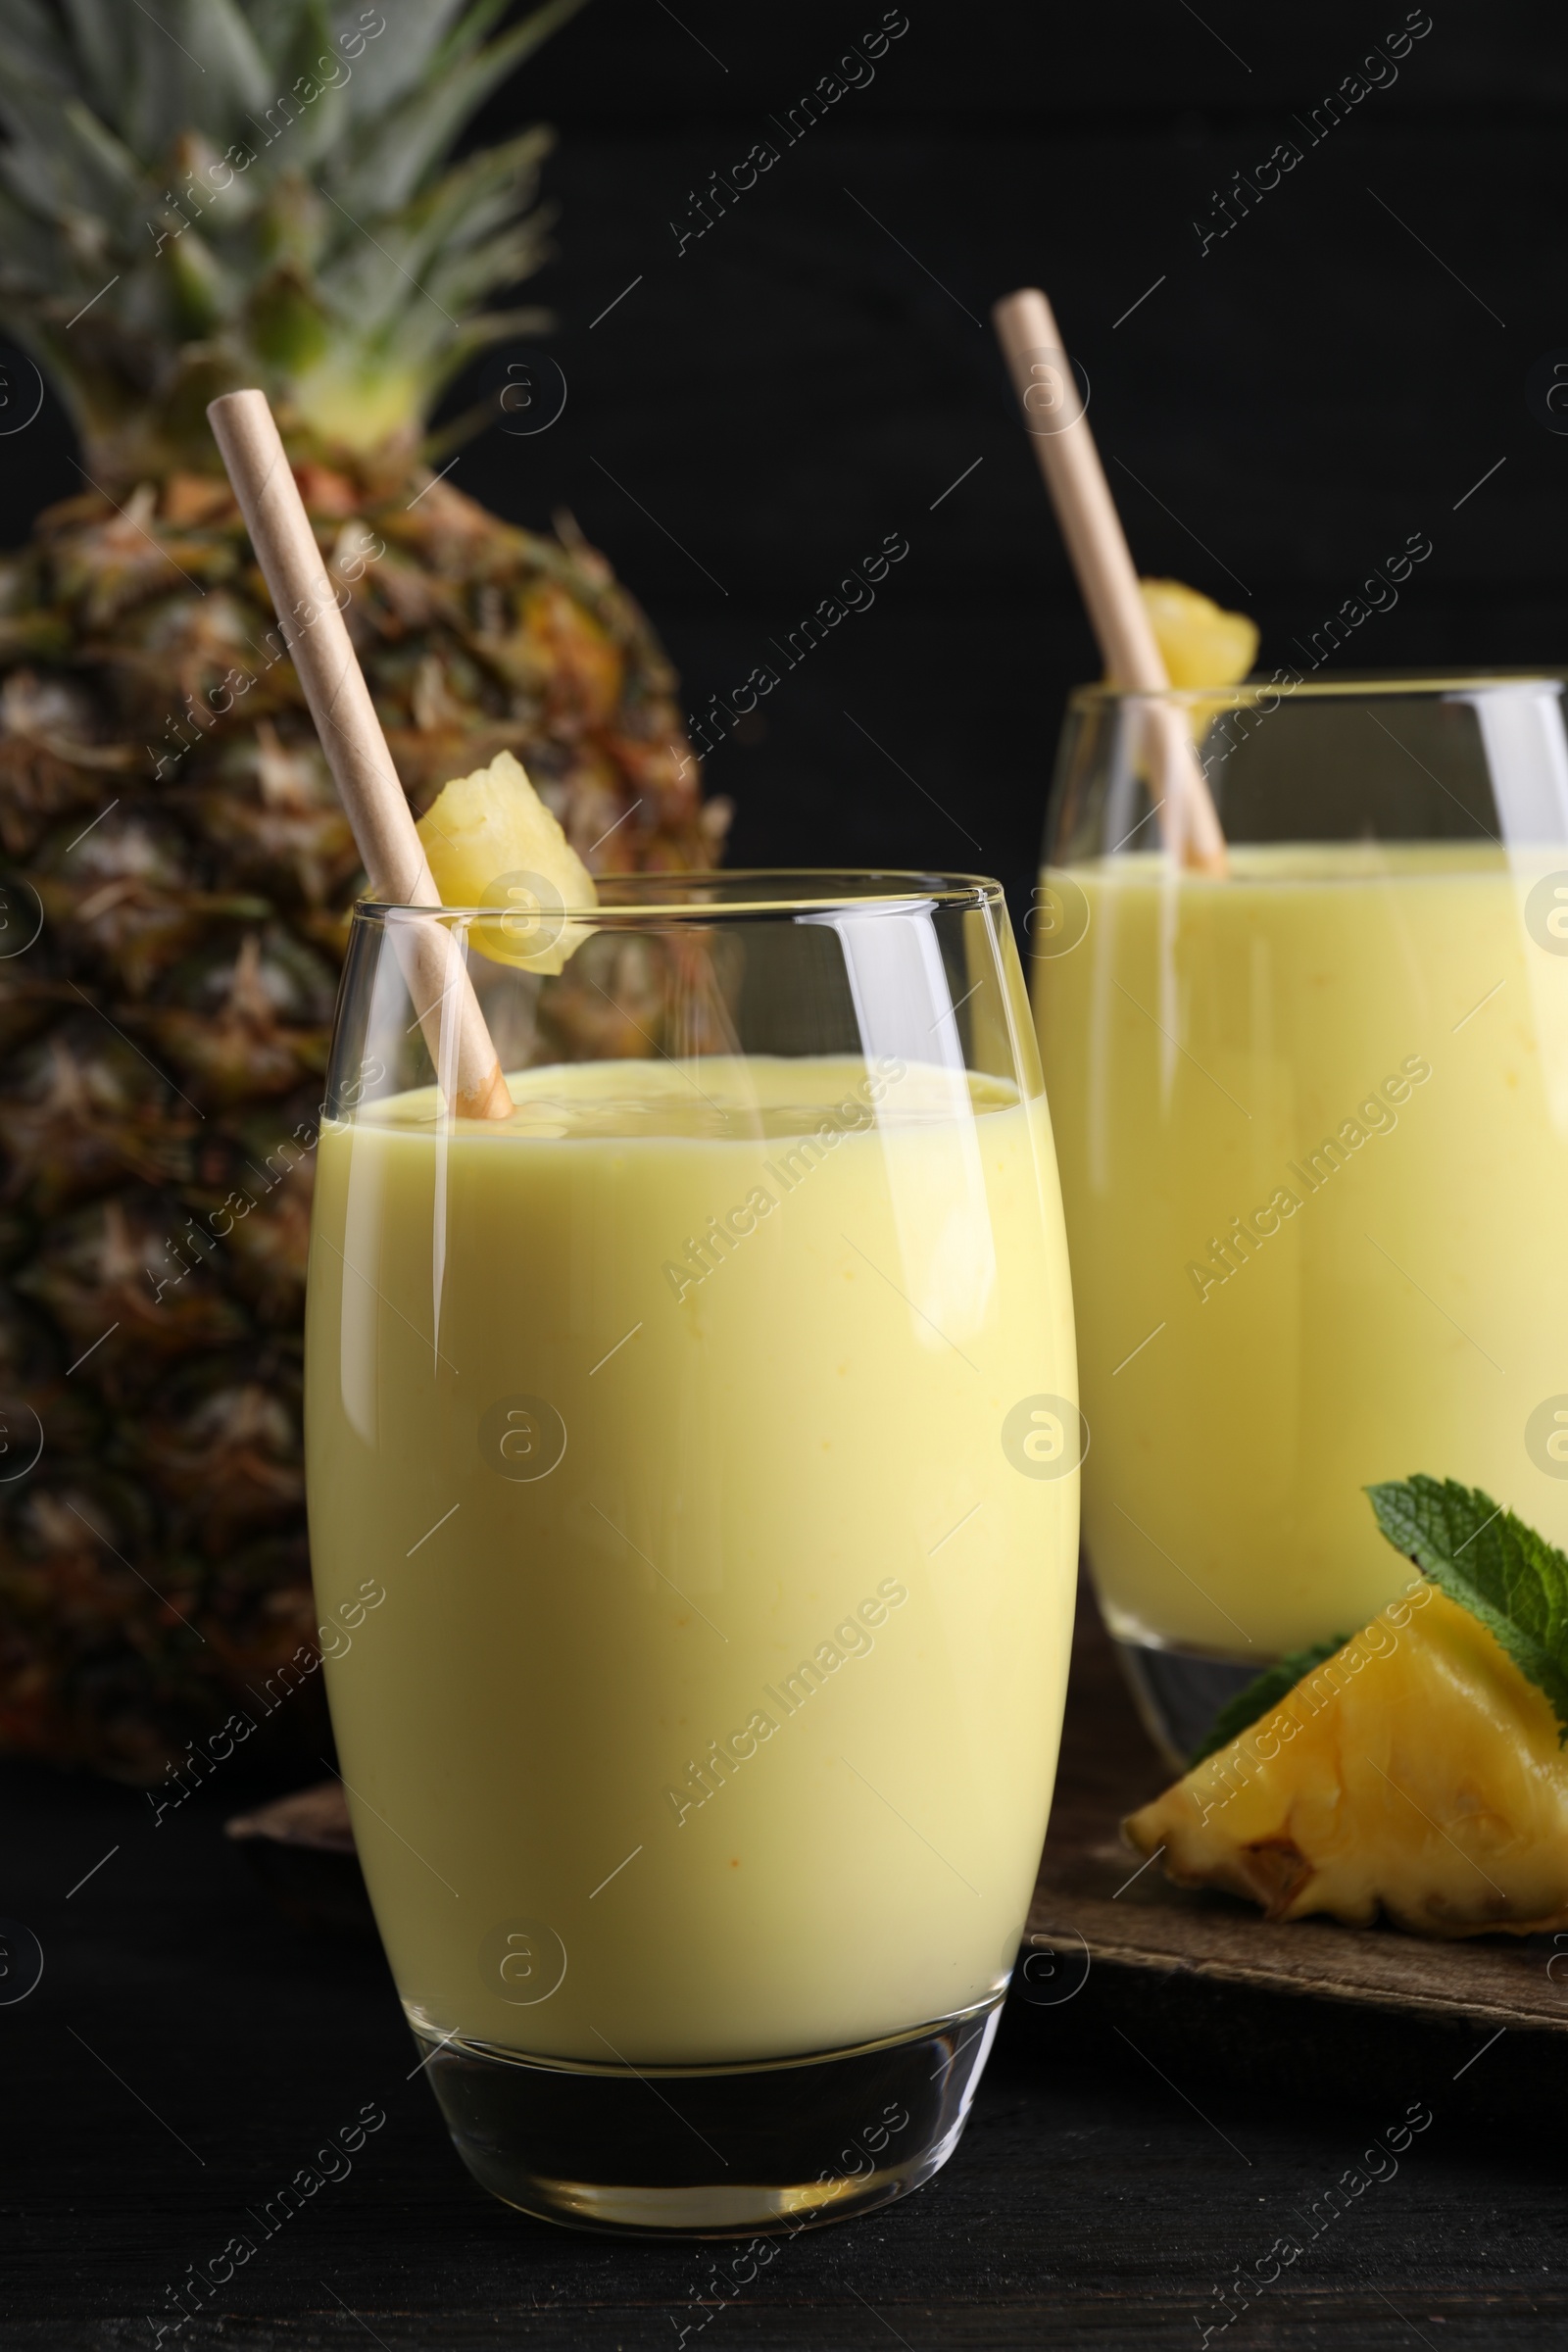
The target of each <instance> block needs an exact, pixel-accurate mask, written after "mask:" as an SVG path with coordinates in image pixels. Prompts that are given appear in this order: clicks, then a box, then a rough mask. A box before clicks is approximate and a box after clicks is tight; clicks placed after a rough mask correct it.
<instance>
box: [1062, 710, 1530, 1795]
mask: <svg viewBox="0 0 1568 2352" xmlns="http://www.w3.org/2000/svg"><path fill="white" fill-rule="evenodd" d="M1148 699H1149V698H1143V697H1138V696H1126V695H1119V694H1116V693H1113V692H1111V691H1109V690H1102V689H1091V690H1087V691H1084V692H1082V693H1080V694H1078V695H1076V696H1075V697H1074V698H1073V701H1072V704H1071V708H1070V711H1069V715H1068V721H1067V726H1066V731H1065V734H1064V738H1063V742H1062V747H1061V754H1060V760H1059V765H1058V770H1057V775H1056V781H1055V788H1054V798H1053V804H1052V810H1051V815H1050V820H1049V826H1048V834H1047V854H1046V864H1045V870H1044V872H1043V874H1042V877H1041V885H1040V889H1039V890H1038V892H1037V894H1036V905H1035V907H1034V909H1033V911H1032V914H1031V917H1030V921H1029V928H1030V931H1031V934H1032V937H1033V942H1034V948H1035V965H1034V997H1035V1008H1036V1014H1037V1018H1038V1023H1039V1033H1040V1041H1041V1048H1042V1055H1043V1059H1044V1063H1045V1070H1046V1076H1047V1081H1048V1083H1049V1086H1050V1089H1051V1100H1052V1105H1053V1109H1054V1114H1055V1121H1056V1142H1057V1151H1058V1154H1059V1157H1060V1163H1061V1181H1062V1191H1063V1196H1064V1199H1065V1202H1066V1209H1067V1228H1068V1237H1069V1242H1070V1247H1071V1255H1072V1273H1073V1286H1074V1291H1075V1294H1076V1298H1077V1306H1078V1329H1079V1334H1080V1343H1081V1351H1082V1379H1083V1404H1084V1411H1085V1413H1086V1416H1087V1419H1088V1423H1089V1427H1090V1430H1091V1432H1092V1433H1093V1435H1092V1449H1091V1452H1090V1455H1089V1459H1088V1462H1087V1465H1086V1469H1085V1487H1084V1514H1085V1544H1086V1549H1087V1553H1088V1557H1089V1561H1090V1565H1091V1568H1092V1570H1093V1574H1094V1577H1095V1581H1096V1585H1097V1589H1098V1592H1099V1594H1100V1598H1101V1603H1102V1607H1103V1612H1104V1614H1105V1617H1106V1619H1107V1622H1108V1624H1109V1627H1110V1631H1111V1633H1112V1634H1113V1636H1114V1637H1115V1638H1116V1640H1117V1642H1119V1643H1120V1645H1121V1650H1122V1656H1123V1659H1124V1661H1125V1662H1126V1663H1127V1665H1128V1668H1129V1671H1130V1675H1131V1679H1132V1681H1133V1684H1134V1687H1135V1690H1136V1691H1137V1692H1138V1694H1139V1696H1140V1699H1141V1701H1142V1703H1143V1706H1144V1709H1145V1713H1146V1717H1147V1719H1148V1721H1149V1722H1150V1725H1151V1728H1152V1730H1153V1731H1154V1733H1155V1735H1156V1737H1157V1738H1158V1740H1160V1742H1161V1744H1162V1745H1163V1746H1164V1748H1165V1750H1166V1752H1167V1755H1168V1756H1169V1757H1170V1758H1171V1760H1172V1761H1175V1760H1177V1759H1182V1760H1185V1755H1186V1752H1187V1751H1189V1750H1190V1749H1191V1747H1192V1745H1193V1744H1194V1743H1195V1742H1196V1740H1198V1739H1200V1738H1201V1735H1202V1734H1203V1732H1204V1731H1205V1730H1206V1729H1207V1727H1208V1724H1209V1722H1210V1720H1211V1719H1212V1716H1213V1713H1214V1711H1215V1708H1216V1705H1217V1704H1218V1703H1219V1702H1220V1701H1222V1700H1223V1699H1224V1698H1225V1697H1226V1696H1228V1695H1229V1694H1230V1693H1231V1692H1232V1691H1234V1690H1235V1689H1236V1688H1237V1687H1238V1686H1239V1684H1240V1683H1241V1682H1243V1681H1245V1680H1247V1679H1250V1677H1251V1676H1252V1675H1254V1674H1256V1673H1257V1672H1258V1671H1260V1670H1261V1668H1263V1667H1264V1666H1265V1665H1267V1664H1268V1663H1270V1662H1271V1661H1273V1660H1276V1659H1279V1658H1280V1657H1282V1656H1285V1655H1288V1654H1290V1653H1292V1652H1294V1651H1296V1650H1298V1649H1299V1648H1301V1647H1303V1646H1305V1645H1308V1644H1310V1643H1313V1642H1320V1641H1326V1640H1329V1639H1330V1638H1331V1637H1336V1636H1342V1635H1346V1634H1348V1633H1350V1632H1353V1631H1354V1629H1355V1628H1356V1627H1357V1626H1359V1625H1361V1624H1362V1623H1364V1622H1365V1620H1366V1619H1367V1617H1368V1616H1369V1615H1371V1614H1372V1613H1373V1612H1374V1611H1375V1610H1376V1609H1377V1608H1379V1607H1380V1606H1381V1605H1382V1604H1383V1603H1384V1602H1385V1601H1386V1600H1388V1599H1389V1598H1390V1597H1391V1596H1392V1594H1393V1593H1394V1591H1395V1589H1396V1587H1397V1585H1398V1584H1399V1582H1400V1580H1401V1577H1402V1575H1403V1574H1404V1573H1405V1571H1403V1570H1402V1569H1401V1566H1400V1563H1399V1561H1398V1560H1397V1558H1396V1557H1395V1556H1394V1555H1393V1554H1392V1553H1391V1552H1390V1550H1389V1548H1388V1546H1387V1544H1385V1543H1384V1542H1383V1541H1382V1539H1381V1537H1380V1536H1379V1534H1378V1531H1377V1528H1376V1525H1375V1523H1374V1520H1373V1517H1372V1513H1371V1511H1370V1510H1369V1509H1368V1507H1367V1504H1366V1500H1365V1497H1364V1495H1362V1493H1361V1489H1362V1488H1363V1487H1364V1486H1366V1485H1367V1484H1369V1483H1370V1482H1372V1481H1375V1480H1380V1479H1389V1478H1402V1477H1404V1476H1406V1475H1408V1474H1409V1473H1411V1472H1413V1471H1418V1470H1420V1471H1427V1472H1430V1473H1432V1474H1435V1475H1437V1476H1442V1477H1452V1478H1458V1479H1462V1480H1465V1481H1466V1482H1468V1483H1469V1484H1471V1485H1476V1486H1481V1487H1484V1488H1485V1489H1486V1490H1487V1491H1488V1493H1489V1494H1491V1495H1495V1497H1496V1498H1497V1500H1498V1501H1499V1502H1500V1503H1506V1504H1508V1505H1510V1506H1511V1507H1512V1508H1513V1509H1515V1510H1516V1511H1518V1512H1519V1513H1520V1514H1521V1515H1522V1516H1523V1517H1525V1518H1526V1519H1528V1520H1530V1521H1531V1523H1532V1524H1533V1525H1535V1526H1538V1527H1540V1528H1542V1529H1544V1531H1545V1532H1546V1534H1547V1535H1548V1536H1549V1537H1550V1538H1551V1539H1552V1540H1553V1541H1554V1542H1556V1543H1558V1544H1562V1543H1564V1542H1568V1484H1565V1483H1564V1480H1565V1479H1568V1354H1565V1353H1564V1349H1563V1343H1562V1334H1563V1332H1564V1330H1565V1329H1568V1221H1565V1220H1564V1217H1563V1214H1562V1203H1563V1201H1564V1200H1565V1199H1568V745H1565V739H1564V726H1563V711H1562V692H1561V685H1560V682H1559V681H1557V680H1555V679H1551V678H1542V677H1521V678H1500V677H1499V678H1470V679H1465V678H1454V679H1449V680H1433V679H1392V680H1376V681H1366V682H1355V683H1350V684H1346V685H1334V686H1329V685H1326V684H1322V683H1314V682H1311V681H1293V680H1292V679H1291V678H1289V677H1286V678H1283V679H1277V680H1276V681H1275V682H1274V683H1273V684H1271V685H1269V686H1260V685H1246V686H1241V687H1238V688H1235V689H1232V690H1226V691H1225V692H1223V693H1219V694H1200V693H1186V694H1181V695H1176V696H1174V697H1172V698H1171V699H1172V700H1174V701H1175V702H1176V703H1177V704H1178V705H1179V707H1180V709H1181V711H1182V713H1183V716H1184V719H1185V722H1186V724H1187V725H1188V726H1189V727H1190V728H1191V730H1192V733H1193V736H1194V738H1195V741H1196V742H1197V744H1198V746H1199V749H1200V754H1201V761H1202V764H1203V767H1204V769H1205V772H1206V774H1207V777H1208V781H1209V785H1210V789H1211V790H1212V792H1213V794H1214V798H1215V802H1216V805H1217V807H1218V809H1219V813H1220V816H1221V819H1222V821H1223V824H1224V827H1225V831H1226V835H1227V838H1228V841H1229V844H1230V861H1229V871H1228V873H1226V874H1225V875H1223V876H1218V875H1208V874H1201V873H1194V872H1190V871H1180V870H1177V869H1176V868H1175V866H1174V865H1173V863H1172V862H1171V860H1170V859H1169V858H1168V857H1167V856H1166V855H1165V853H1164V852H1163V850H1162V849H1161V847H1160V843H1159V838H1158V832H1157V825H1158V816H1157V812H1156V811H1155V810H1154V809H1153V807H1152V802H1151V799H1150V796H1149V790H1148V784H1147V779H1146V773H1145V761H1144V757H1143V751H1142V745H1143V743H1144V741H1145V739H1146V729H1147V720H1146V715H1145V710H1146V704H1147V701H1148Z"/></svg>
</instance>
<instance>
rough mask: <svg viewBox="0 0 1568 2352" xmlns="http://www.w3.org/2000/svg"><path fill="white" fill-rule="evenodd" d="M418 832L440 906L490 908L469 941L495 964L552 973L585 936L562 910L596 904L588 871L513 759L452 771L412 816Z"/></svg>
mask: <svg viewBox="0 0 1568 2352" xmlns="http://www.w3.org/2000/svg"><path fill="white" fill-rule="evenodd" d="M418 831H419V839H420V841H421V842H422V843H423V845H424V854H425V857H426V858H428V860H429V864H430V871H431V873H432V875H433V876H434V877H435V886H436V888H437V890H439V891H440V893H441V903H442V905H443V906H445V907H504V908H505V909H506V911H505V913H502V914H498V915H495V916H492V917H481V918H480V919H479V920H478V921H476V922H475V923H473V924H472V925H471V926H470V929H469V938H470V939H471V941H472V943H473V945H474V946H475V947H476V948H477V949H478V950H479V952H480V954H481V955H483V956H489V957H490V958H491V959H492V961H493V962H496V963H508V964H512V965H514V966H515V967H516V968H517V969H519V970H521V971H528V972H539V973H553V972H560V971H562V970H564V967H565V963H566V959H567V957H568V956H571V955H572V954H573V953H574V952H575V950H576V949H577V948H579V947H580V946H581V945H582V942H583V940H584V939H585V938H586V937H587V926H586V925H585V924H582V923H572V922H568V920H567V917H566V909H567V908H568V907H576V908H579V909H580V908H582V907H593V906H596V905H597V904H598V893H597V892H596V891H595V889H594V881H593V876H592V875H591V874H590V873H589V871H588V868H587V867H586V866H585V865H584V863H583V861H582V859H581V858H579V857H578V855H577V853H576V851H575V850H574V849H573V848H572V846H571V844H570V842H569V841H568V840H567V839H566V836H565V835H564V833H563V831H562V829H561V826H560V824H559V823H558V821H557V820H556V818H555V817H554V816H552V814H551V812H550V810H549V809H547V808H546V807H545V805H544V803H543V801H541V799H540V798H539V795H538V794H537V793H536V792H535V790H534V788H533V786H532V785H531V784H530V783H529V781H528V777H527V774H526V771H525V770H524V768H523V766H522V763H521V761H520V760H517V759H515V757H514V755H513V754H512V753H511V752H498V753H497V754H496V756H495V758H494V759H493V760H491V762H490V764H489V766H488V767H481V768H476V769H475V770H474V772H473V774H472V775H471V776H457V777H454V779H453V781H452V782H451V783H450V784H447V785H444V786H443V787H442V789H441V792H440V793H439V795H438V796H437V798H436V799H435V800H434V801H432V803H431V804H430V807H429V808H428V809H426V810H425V812H424V814H423V816H422V817H420V819H419V826H418Z"/></svg>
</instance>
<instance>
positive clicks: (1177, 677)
mask: <svg viewBox="0 0 1568 2352" xmlns="http://www.w3.org/2000/svg"><path fill="white" fill-rule="evenodd" d="M1138 587H1139V592H1140V594H1141V595H1142V597H1143V600H1144V611H1145V612H1146V613H1148V615H1149V623H1150V626H1151V628H1152V630H1153V632H1154V643H1155V644H1156V645H1157V646H1158V648H1159V650H1160V654H1161V656H1162V658H1163V660H1164V663H1165V674H1166V676H1167V677H1168V678H1169V679H1170V682H1171V684H1172V685H1173V686H1184V687H1192V686H1234V685H1235V684H1237V682H1238V681H1239V680H1240V679H1242V678H1245V677H1246V675H1247V673H1248V671H1249V670H1250V668H1251V666H1252V663H1253V662H1254V661H1255V660H1256V658H1257V623H1256V621H1255V620H1253V619H1251V618H1250V615H1249V614H1248V613H1227V612H1226V611H1225V610H1224V608H1223V606H1220V605H1216V604H1215V603H1214V601H1213V599H1212V598H1211V597H1206V596H1204V595H1202V594H1201V592H1200V591H1199V590H1198V589H1197V588H1188V587H1186V586H1184V584H1183V583H1182V581H1180V580H1140V581H1139V583H1138Z"/></svg>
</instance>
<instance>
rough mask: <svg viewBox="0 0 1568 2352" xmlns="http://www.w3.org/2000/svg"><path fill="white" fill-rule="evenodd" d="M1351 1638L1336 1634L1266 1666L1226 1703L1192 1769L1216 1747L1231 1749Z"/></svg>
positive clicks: (1194, 1756)
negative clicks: (1303, 1679)
mask: <svg viewBox="0 0 1568 2352" xmlns="http://www.w3.org/2000/svg"><path fill="white" fill-rule="evenodd" d="M1349 1639H1350V1637H1349V1635H1348V1634H1335V1635H1333V1636H1332V1637H1331V1639H1330V1640H1329V1641H1327V1642H1313V1643H1312V1644H1311V1646H1310V1648H1308V1649H1293V1650H1292V1651H1291V1654H1290V1656H1289V1657H1287V1658H1280V1659H1279V1660H1278V1661H1277V1662H1276V1663H1275V1664H1274V1665H1272V1666H1265V1667H1264V1669H1263V1671H1262V1673H1261V1674H1260V1675H1259V1676H1258V1677H1257V1678H1256V1680H1255V1681H1254V1682H1250V1683H1249V1684H1248V1686H1247V1688H1246V1690H1245V1691H1237V1693H1236V1696H1235V1697H1234V1698H1228V1699H1227V1700H1226V1701H1225V1704H1224V1705H1223V1706H1222V1707H1221V1709H1220V1711H1219V1713H1218V1714H1217V1715H1216V1716H1215V1718H1214V1720H1213V1722H1212V1723H1211V1724H1210V1725H1209V1728H1208V1733H1207V1736H1206V1737H1205V1739H1204V1740H1202V1742H1201V1745H1199V1746H1198V1747H1195V1748H1194V1750H1193V1752H1192V1754H1191V1755H1190V1756H1189V1757H1188V1759H1187V1762H1188V1768H1189V1770H1190V1769H1191V1768H1192V1766H1193V1765H1195V1764H1201V1762H1202V1761H1203V1758H1204V1757H1205V1756H1211V1755H1213V1753H1214V1751H1215V1749H1216V1748H1221V1747H1229V1745H1230V1743H1231V1741H1232V1740H1235V1739H1238V1738H1239V1737H1240V1735H1241V1734H1242V1733H1243V1732H1245V1731H1247V1730H1248V1729H1249V1728H1250V1726H1251V1725H1252V1724H1254V1723H1256V1722H1258V1721H1259V1720H1260V1719H1261V1718H1262V1717H1263V1716H1264V1715H1266V1714H1267V1713H1268V1711H1269V1709H1270V1708H1271V1707H1277V1706H1278V1705H1279V1703H1280V1700H1281V1699H1282V1698H1284V1697H1285V1696H1286V1694H1287V1692H1289V1691H1294V1690H1295V1689H1296V1686H1297V1684H1298V1683H1299V1682H1300V1680H1301V1679H1302V1677H1303V1676H1304V1675H1308V1674H1310V1673H1311V1671H1312V1669H1313V1667H1314V1666H1321V1665H1322V1663H1323V1661H1324V1659H1325V1658H1332V1657H1333V1655H1334V1652H1335V1651H1336V1650H1337V1649H1343V1648H1344V1647H1345V1644H1346V1643H1347V1642H1348V1640H1349Z"/></svg>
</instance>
